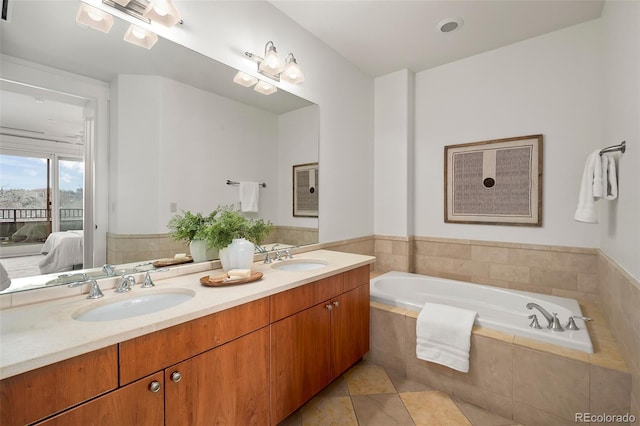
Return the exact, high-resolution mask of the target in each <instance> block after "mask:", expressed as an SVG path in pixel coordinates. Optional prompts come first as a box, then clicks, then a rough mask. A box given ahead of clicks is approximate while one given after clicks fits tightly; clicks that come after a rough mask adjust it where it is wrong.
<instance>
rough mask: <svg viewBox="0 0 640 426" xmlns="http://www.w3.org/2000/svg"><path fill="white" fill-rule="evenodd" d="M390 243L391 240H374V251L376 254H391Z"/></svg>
mask: <svg viewBox="0 0 640 426" xmlns="http://www.w3.org/2000/svg"><path fill="white" fill-rule="evenodd" d="M392 243H393V241H391V240H383V239H378V238H376V243H375V247H376V248H375V250H376V253H389V254H391V253H392Z"/></svg>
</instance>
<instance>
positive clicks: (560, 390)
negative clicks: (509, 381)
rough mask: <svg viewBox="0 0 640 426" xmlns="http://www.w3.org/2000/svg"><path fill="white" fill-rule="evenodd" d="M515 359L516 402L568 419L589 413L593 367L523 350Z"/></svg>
mask: <svg viewBox="0 0 640 426" xmlns="http://www.w3.org/2000/svg"><path fill="white" fill-rule="evenodd" d="M513 357H514V358H513V399H514V402H515V401H518V402H521V403H523V404H527V405H529V406H531V407H534V408H537V409H538V410H542V411H545V412H547V413H551V414H554V415H556V416H559V417H562V418H564V419H566V420H573V419H574V415H575V413H582V412H589V369H590V366H589V364H587V363H585V362H580V361H574V360H570V359H566V358H561V357H558V356H555V355H549V354H546V353H542V352H539V351H534V350H530V349H525V348H519V347H515V348H514V350H513ZM550 389H553V392H550Z"/></svg>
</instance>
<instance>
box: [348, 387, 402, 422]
mask: <svg viewBox="0 0 640 426" xmlns="http://www.w3.org/2000/svg"><path fill="white" fill-rule="evenodd" d="M351 402H352V403H353V409H354V410H355V412H356V416H357V417H358V424H359V425H361V426H396V425H398V426H400V425H402V426H405V425H406V426H413V425H414V423H413V420H411V416H410V415H409V412H408V411H407V408H406V407H405V406H404V404H403V403H402V400H401V399H400V397H399V396H398V394H395V393H392V394H389V393H384V394H377V395H354V396H352V397H351Z"/></svg>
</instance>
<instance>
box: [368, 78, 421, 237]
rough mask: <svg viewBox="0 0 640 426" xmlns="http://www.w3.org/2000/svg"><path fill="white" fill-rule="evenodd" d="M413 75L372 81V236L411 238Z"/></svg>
mask: <svg viewBox="0 0 640 426" xmlns="http://www.w3.org/2000/svg"><path fill="white" fill-rule="evenodd" d="M413 83H414V74H413V72H411V71H409V70H401V71H396V72H394V73H391V74H388V75H386V76H383V77H379V78H376V80H375V107H374V111H375V113H374V114H375V115H374V117H375V118H374V123H375V124H374V146H375V154H374V181H373V183H374V188H375V194H374V203H373V211H374V234H376V235H393V236H404V237H407V236H410V235H413V223H412V222H413V219H412V214H411V206H412V205H413V204H412V199H413V193H412V188H413V185H412V180H413V175H412V171H413V168H412V167H411V163H412V157H411V153H412V151H413V124H412V123H413V121H412V117H413V115H414V110H413V107H414V101H413V92H414V86H413Z"/></svg>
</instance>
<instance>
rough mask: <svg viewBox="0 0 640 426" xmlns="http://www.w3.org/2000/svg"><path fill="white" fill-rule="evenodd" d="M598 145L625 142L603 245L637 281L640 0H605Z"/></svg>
mask: <svg viewBox="0 0 640 426" xmlns="http://www.w3.org/2000/svg"><path fill="white" fill-rule="evenodd" d="M602 23H603V30H604V31H603V40H604V58H603V64H604V102H603V105H604V115H603V132H602V138H601V140H602V144H603V145H613V144H617V143H619V142H621V141H623V140H626V142H627V151H626V153H625V154H624V155H622V156H620V158H619V161H618V177H619V185H620V187H619V198H618V200H617V201H614V202H610V203H607V205H606V206H605V208H604V209H603V210H601V215H600V223H601V224H602V225H601V248H602V250H603V251H604V252H605V253H607V254H608V255H609V256H610V257H611V258H612V259H614V260H615V261H616V262H618V263H619V264H620V265H621V266H622V267H623V268H625V269H626V270H627V271H628V272H629V273H630V274H631V275H633V276H634V277H635V278H636V279H637V280H640V3H639V2H637V1H636V2H624V1H609V2H607V3H605V7H604V9H603V11H602Z"/></svg>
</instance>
